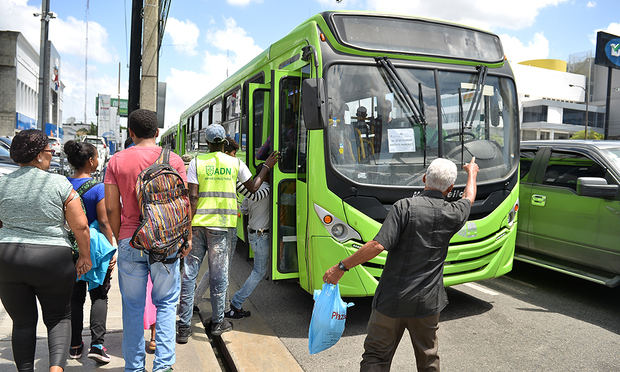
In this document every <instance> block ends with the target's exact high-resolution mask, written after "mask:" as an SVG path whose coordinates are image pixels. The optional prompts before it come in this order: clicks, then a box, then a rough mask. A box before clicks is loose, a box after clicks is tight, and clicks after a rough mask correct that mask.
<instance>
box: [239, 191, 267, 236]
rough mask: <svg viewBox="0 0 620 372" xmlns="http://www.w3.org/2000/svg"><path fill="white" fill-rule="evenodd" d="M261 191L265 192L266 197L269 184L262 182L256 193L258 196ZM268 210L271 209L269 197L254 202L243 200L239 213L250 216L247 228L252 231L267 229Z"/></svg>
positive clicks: (247, 199)
mask: <svg viewBox="0 0 620 372" xmlns="http://www.w3.org/2000/svg"><path fill="white" fill-rule="evenodd" d="M261 190H267V195H269V190H270V189H269V184H268V183H267V182H263V184H262V185H260V188H259V189H258V191H257V192H256V193H257V194H258V193H259V192H260V191H261ZM269 208H271V198H269V197H264V198H262V199H260V200H258V201H254V200H252V199H250V198H245V199H243V202H242V203H241V212H242V213H244V214H248V215H249V216H250V218H249V220H248V228H249V229H252V230H265V229H268V228H269Z"/></svg>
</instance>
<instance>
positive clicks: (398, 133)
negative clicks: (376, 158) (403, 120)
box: [387, 128, 415, 152]
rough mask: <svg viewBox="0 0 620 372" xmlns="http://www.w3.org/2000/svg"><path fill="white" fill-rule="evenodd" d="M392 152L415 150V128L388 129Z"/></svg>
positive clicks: (389, 144)
mask: <svg viewBox="0 0 620 372" xmlns="http://www.w3.org/2000/svg"><path fill="white" fill-rule="evenodd" d="M387 134H388V146H389V151H390V152H415V136H414V134H413V128H400V129H388V131H387Z"/></svg>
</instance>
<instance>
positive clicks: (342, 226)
mask: <svg viewBox="0 0 620 372" xmlns="http://www.w3.org/2000/svg"><path fill="white" fill-rule="evenodd" d="M314 210H315V211H316V214H317V215H318V216H319V218H320V219H321V222H322V223H323V226H325V229H326V230H327V231H328V232H329V234H330V235H331V236H332V238H334V239H336V240H338V241H339V242H341V243H342V242H345V241H347V240H350V239H357V240H362V237H361V236H360V234H359V233H358V232H357V231H356V230H355V229H354V228H352V227H351V226H349V225H347V224H346V223H345V222H343V221H342V220H340V219H339V218H337V217H335V216H334V215H333V214H332V213H330V212H329V211H327V210H326V209H324V208H321V207H319V206H318V205H316V204H315V205H314Z"/></svg>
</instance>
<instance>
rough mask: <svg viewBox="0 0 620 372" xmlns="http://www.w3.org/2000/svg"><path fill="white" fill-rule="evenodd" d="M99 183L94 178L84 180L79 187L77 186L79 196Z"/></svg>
mask: <svg viewBox="0 0 620 372" xmlns="http://www.w3.org/2000/svg"><path fill="white" fill-rule="evenodd" d="M98 184H99V182H97V181H95V179H94V178H91V179H89V180H88V181H86V182H84V183H83V184H82V185H81V186H80V187H78V189H77V190H75V191H77V193H78V195H79V196H80V197H82V196H84V194H86V193H87V192H88V191H89V190H90V189H92V188H93V187H95V186H97V185H98Z"/></svg>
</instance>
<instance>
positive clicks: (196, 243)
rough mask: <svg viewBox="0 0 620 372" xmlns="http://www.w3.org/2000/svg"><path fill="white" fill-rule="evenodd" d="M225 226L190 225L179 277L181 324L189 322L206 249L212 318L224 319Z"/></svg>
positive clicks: (226, 269)
mask: <svg viewBox="0 0 620 372" xmlns="http://www.w3.org/2000/svg"><path fill="white" fill-rule="evenodd" d="M228 230H229V229H227V231H221V230H212V229H209V228H207V227H198V226H195V227H192V251H191V252H189V254H188V255H187V257H185V260H184V264H183V280H182V281H181V303H180V304H179V323H180V324H182V325H185V326H189V325H190V320H191V319H192V312H193V310H194V290H195V288H196V277H197V276H198V272H199V271H200V265H201V264H202V260H203V259H204V257H205V254H207V252H208V254H209V256H208V261H209V262H208V264H209V279H210V280H209V284H210V287H211V308H212V315H211V319H212V320H213V322H214V323H220V322H221V321H222V320H224V308H225V307H226V289H228V245H229V243H228V240H229V231H228Z"/></svg>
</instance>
